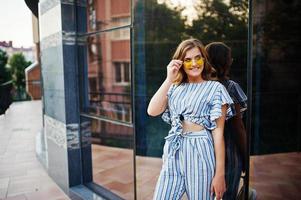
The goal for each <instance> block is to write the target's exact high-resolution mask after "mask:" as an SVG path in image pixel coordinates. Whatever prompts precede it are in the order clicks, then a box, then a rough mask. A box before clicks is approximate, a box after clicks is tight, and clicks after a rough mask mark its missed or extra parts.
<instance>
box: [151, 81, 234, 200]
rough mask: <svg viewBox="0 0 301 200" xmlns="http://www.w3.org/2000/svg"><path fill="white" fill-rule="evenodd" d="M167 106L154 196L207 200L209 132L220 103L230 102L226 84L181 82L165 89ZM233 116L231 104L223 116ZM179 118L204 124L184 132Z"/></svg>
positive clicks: (210, 158)
mask: <svg viewBox="0 0 301 200" xmlns="http://www.w3.org/2000/svg"><path fill="white" fill-rule="evenodd" d="M167 96H168V108H167V109H166V111H165V112H164V113H163V115H162V118H163V120H164V121H165V122H167V123H169V124H171V129H170V131H169V134H168V136H167V137H165V139H166V142H165V145H164V150H163V165H162V170H161V173H160V177H159V179H158V182H157V186H156V190H155V194H154V199H157V200H159V199H160V200H163V199H166V200H167V199H168V200H171V199H172V200H174V199H180V198H181V197H182V195H183V194H184V192H186V193H187V196H188V198H189V199H193V200H197V199H200V200H201V199H202V200H207V199H213V196H210V186H211V181H212V178H213V176H214V171H215V155H214V145H213V139H212V135H211V131H212V130H214V129H215V128H216V122H215V120H216V119H217V118H219V117H220V116H221V115H222V112H221V108H222V105H224V104H228V105H231V104H232V103H233V101H232V99H231V97H230V96H229V94H228V92H227V90H226V89H225V87H224V86H223V85H222V84H220V83H219V82H216V81H204V82H201V83H182V84H180V85H173V86H172V87H171V88H170V90H169V91H168V94H167ZM232 115H233V112H232V110H231V106H229V107H228V109H227V116H226V118H230V117H231V116H232ZM182 120H186V121H190V122H193V123H196V124H199V125H201V126H203V127H204V128H205V129H204V130H202V131H199V132H187V133H183V129H182V123H181V121H182Z"/></svg>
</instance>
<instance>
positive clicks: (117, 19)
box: [87, 0, 131, 37]
mask: <svg viewBox="0 0 301 200" xmlns="http://www.w3.org/2000/svg"><path fill="white" fill-rule="evenodd" d="M87 15H88V16H87V19H88V32H94V31H99V30H107V29H111V28H115V27H120V26H126V25H130V24H131V0H87ZM116 34H119V33H118V32H117V33H116ZM120 37H122V35H121V36H120Z"/></svg>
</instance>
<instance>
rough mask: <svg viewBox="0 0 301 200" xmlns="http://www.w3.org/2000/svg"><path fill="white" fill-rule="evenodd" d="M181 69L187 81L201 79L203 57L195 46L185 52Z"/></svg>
mask: <svg viewBox="0 0 301 200" xmlns="http://www.w3.org/2000/svg"><path fill="white" fill-rule="evenodd" d="M183 69H184V71H185V73H186V74H187V77H188V80H189V81H202V80H203V78H202V76H201V74H202V71H203V69H204V58H203V56H202V54H201V52H200V50H199V49H198V48H197V47H194V48H192V49H190V50H188V51H187V52H186V55H185V57H184V60H183Z"/></svg>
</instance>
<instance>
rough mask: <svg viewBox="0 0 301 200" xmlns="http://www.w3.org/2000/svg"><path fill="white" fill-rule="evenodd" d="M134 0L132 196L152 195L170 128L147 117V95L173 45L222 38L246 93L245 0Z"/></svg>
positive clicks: (159, 77) (234, 76) (157, 84)
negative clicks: (134, 147) (134, 148)
mask: <svg viewBox="0 0 301 200" xmlns="http://www.w3.org/2000/svg"><path fill="white" fill-rule="evenodd" d="M135 3H136V4H135V15H134V16H135V19H134V21H135V22H136V23H135V24H134V35H135V38H133V39H134V52H135V60H134V61H133V62H134V66H135V69H134V70H135V71H134V75H135V85H134V87H135V88H134V89H135V128H136V130H137V131H136V173H137V174H136V178H137V179H136V180H137V183H136V185H137V199H152V197H153V193H154V189H155V185H156V182H157V179H158V176H159V173H160V170H161V166H162V159H161V156H162V150H163V145H164V142H165V141H164V137H165V136H167V134H168V131H169V129H170V126H169V125H167V124H165V123H164V122H163V121H162V119H161V117H160V116H158V117H149V116H148V115H147V113H146V110H147V106H148V103H149V101H150V98H151V97H152V96H153V95H154V93H155V92H156V91H157V89H158V88H159V87H160V85H161V84H162V82H163V81H164V79H165V78H166V66H167V64H168V63H169V62H170V60H171V58H172V56H173V53H174V51H175V49H176V47H177V45H178V44H179V43H180V42H181V41H182V40H183V39H187V38H189V37H195V38H197V39H199V40H201V41H202V42H203V44H204V45H207V44H208V43H210V42H213V41H222V42H224V43H226V44H227V45H228V46H229V47H231V48H232V57H233V58H234V62H233V64H232V66H231V71H230V78H231V80H234V81H235V82H237V83H239V85H240V86H241V88H242V89H243V91H244V92H245V93H246V77H247V74H246V72H247V65H246V63H247V13H248V10H247V9H248V4H247V3H248V2H247V0H244V1H235V2H234V1H202V0H197V1H195V0H194V1H192V0H191V1H190V0H187V1H172V0H141V1H137V2H135ZM146 171H147V173H145V172H146ZM231 173H232V172H231ZM238 173H240V171H239V172H238ZM238 177H240V174H238ZM235 195H236V194H234V196H235Z"/></svg>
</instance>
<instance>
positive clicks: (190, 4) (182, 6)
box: [157, 0, 230, 25]
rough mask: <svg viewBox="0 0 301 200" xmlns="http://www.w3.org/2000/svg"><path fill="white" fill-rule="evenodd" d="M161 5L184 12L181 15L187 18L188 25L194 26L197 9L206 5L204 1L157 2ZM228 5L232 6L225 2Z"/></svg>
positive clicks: (178, 0)
mask: <svg viewBox="0 0 301 200" xmlns="http://www.w3.org/2000/svg"><path fill="white" fill-rule="evenodd" d="M157 2H158V3H159V4H163V3H165V4H166V5H167V6H168V7H169V8H171V9H176V10H182V11H181V14H182V16H183V17H184V18H187V20H186V24H187V25H192V22H193V20H196V19H198V16H199V15H200V14H202V13H200V9H197V7H202V5H205V4H206V3H205V2H203V1H202V0H157ZM223 2H224V3H225V4H226V5H229V4H230V0H224V1H223Z"/></svg>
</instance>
